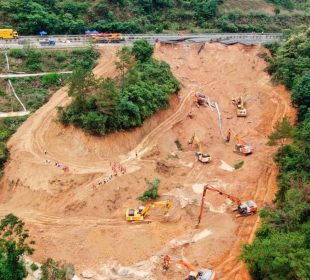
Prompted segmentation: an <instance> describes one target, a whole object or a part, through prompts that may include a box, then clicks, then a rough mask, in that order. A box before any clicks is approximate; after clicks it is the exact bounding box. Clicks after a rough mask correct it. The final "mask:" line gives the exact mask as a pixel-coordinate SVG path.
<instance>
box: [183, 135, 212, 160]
mask: <svg viewBox="0 0 310 280" xmlns="http://www.w3.org/2000/svg"><path fill="white" fill-rule="evenodd" d="M194 142H195V143H196V144H197V145H198V149H199V150H198V152H196V157H197V159H198V160H199V161H200V162H202V163H208V162H210V161H211V159H212V158H211V156H210V155H209V154H207V153H205V152H203V146H204V144H203V142H202V141H200V140H199V138H198V137H197V136H196V134H195V133H194V134H193V135H192V137H191V139H190V140H189V141H188V144H190V145H191V144H193V143H194Z"/></svg>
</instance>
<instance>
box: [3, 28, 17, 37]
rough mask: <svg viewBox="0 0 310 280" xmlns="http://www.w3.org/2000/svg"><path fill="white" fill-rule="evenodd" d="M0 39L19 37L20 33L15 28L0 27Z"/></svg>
mask: <svg viewBox="0 0 310 280" xmlns="http://www.w3.org/2000/svg"><path fill="white" fill-rule="evenodd" d="M0 39H18V33H17V31H16V30H14V29H0Z"/></svg>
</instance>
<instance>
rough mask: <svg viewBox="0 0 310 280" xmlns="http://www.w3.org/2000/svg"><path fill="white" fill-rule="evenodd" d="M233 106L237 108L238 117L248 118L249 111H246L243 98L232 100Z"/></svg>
mask: <svg viewBox="0 0 310 280" xmlns="http://www.w3.org/2000/svg"><path fill="white" fill-rule="evenodd" d="M232 102H233V104H234V105H235V106H236V107H237V117H246V116H247V110H246V109H245V106H244V105H245V102H244V99H243V97H242V96H240V97H239V98H237V99H235V98H233V99H232Z"/></svg>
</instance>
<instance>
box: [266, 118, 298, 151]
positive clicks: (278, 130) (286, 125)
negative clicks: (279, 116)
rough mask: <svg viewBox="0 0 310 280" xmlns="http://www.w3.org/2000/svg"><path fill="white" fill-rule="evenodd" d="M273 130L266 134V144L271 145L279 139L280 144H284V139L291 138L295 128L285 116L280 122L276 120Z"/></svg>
mask: <svg viewBox="0 0 310 280" xmlns="http://www.w3.org/2000/svg"><path fill="white" fill-rule="evenodd" d="M274 129H275V131H274V132H273V133H272V134H271V135H269V136H268V138H269V142H268V144H269V145H271V146H273V145H275V144H276V143H277V141H280V143H281V146H283V145H284V143H285V140H286V139H292V138H293V136H294V134H295V129H294V127H293V126H292V125H291V123H290V121H289V118H288V117H287V116H286V117H284V118H283V120H282V121H281V122H278V123H277V124H276V126H275V128H274Z"/></svg>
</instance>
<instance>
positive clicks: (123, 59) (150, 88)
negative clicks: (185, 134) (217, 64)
mask: <svg viewBox="0 0 310 280" xmlns="http://www.w3.org/2000/svg"><path fill="white" fill-rule="evenodd" d="M152 53H153V47H152V46H151V45H150V44H149V43H147V42H146V41H145V40H141V41H137V42H135V44H134V46H133V47H132V49H131V48H129V47H123V48H122V49H121V50H120V51H119V52H118V58H119V60H118V62H117V69H118V70H119V76H118V77H116V78H114V79H111V78H99V79H96V78H95V77H94V76H93V74H92V73H91V72H90V71H85V70H84V69H78V70H77V71H76V72H74V73H73V75H72V78H71V80H70V85H69V95H70V96H72V97H73V101H72V103H71V104H70V105H69V106H68V107H66V108H60V109H59V117H60V120H61V121H62V122H63V123H64V124H65V125H68V124H70V123H72V124H74V125H76V126H78V127H80V128H82V129H83V130H85V131H87V132H88V133H91V134H94V135H104V134H106V133H109V132H113V131H119V130H122V129H127V130H128V129H131V128H133V127H137V126H140V125H142V123H143V121H144V120H145V119H146V118H148V117H150V116H151V115H153V114H154V113H155V112H157V111H158V110H160V109H162V108H165V107H167V106H168V104H169V96H170V94H172V93H175V92H176V91H178V89H179V83H178V81H177V80H176V79H175V78H174V76H173V75H172V73H171V70H170V67H169V65H168V64H167V63H165V62H159V61H156V60H155V59H153V58H152V57H151V55H152Z"/></svg>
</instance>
